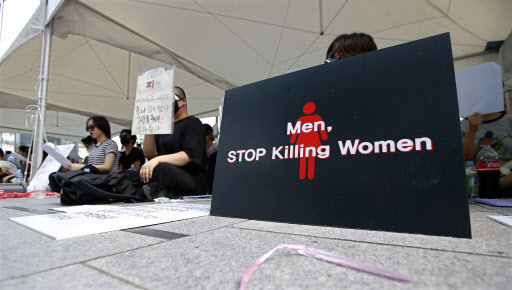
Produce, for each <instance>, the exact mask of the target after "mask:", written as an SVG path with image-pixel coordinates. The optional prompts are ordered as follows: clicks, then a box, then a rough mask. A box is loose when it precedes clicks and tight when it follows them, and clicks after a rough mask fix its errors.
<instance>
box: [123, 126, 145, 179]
mask: <svg viewBox="0 0 512 290" xmlns="http://www.w3.org/2000/svg"><path fill="white" fill-rule="evenodd" d="M120 139H121V144H122V145H123V146H124V148H125V149H126V150H125V151H124V152H121V157H120V158H119V171H121V170H128V169H130V168H131V166H132V164H133V167H134V168H135V170H137V172H138V171H140V167H141V166H142V164H144V159H145V158H144V155H142V151H140V149H139V148H137V147H135V143H136V142H137V136H136V135H132V130H129V129H123V130H122V131H121V134H120Z"/></svg>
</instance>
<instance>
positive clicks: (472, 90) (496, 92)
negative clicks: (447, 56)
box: [455, 62, 505, 118]
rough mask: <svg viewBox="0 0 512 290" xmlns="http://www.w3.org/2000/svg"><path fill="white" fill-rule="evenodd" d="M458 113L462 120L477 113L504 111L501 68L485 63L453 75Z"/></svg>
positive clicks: (492, 63) (493, 63) (491, 63)
mask: <svg viewBox="0 0 512 290" xmlns="http://www.w3.org/2000/svg"><path fill="white" fill-rule="evenodd" d="M455 82H456V84H457V95H458V98H459V112H460V116H461V117H462V118H467V117H469V116H471V114H473V113H475V112H478V113H481V114H488V113H495V112H501V111H503V110H504V109H505V101H504V99H503V81H502V78H501V68H500V66H499V65H497V64H496V63H495V62H487V63H483V64H480V65H477V66H474V67H470V68H467V69H463V70H459V71H458V72H456V73H455Z"/></svg>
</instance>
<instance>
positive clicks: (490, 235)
mask: <svg viewBox="0 0 512 290" xmlns="http://www.w3.org/2000/svg"><path fill="white" fill-rule="evenodd" d="M496 215H497V216H500V215H501V214H499V213H495V212H475V213H471V233H472V234H473V239H475V240H490V239H492V240H494V241H499V242H508V243H509V247H510V248H512V227H508V226H506V225H504V224H501V223H499V222H497V221H494V220H491V219H490V218H488V216H496Z"/></svg>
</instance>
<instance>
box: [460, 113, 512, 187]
mask: <svg viewBox="0 0 512 290" xmlns="http://www.w3.org/2000/svg"><path fill="white" fill-rule="evenodd" d="M461 130H462V138H463V140H462V144H463V147H464V160H465V161H470V160H475V158H476V155H477V154H478V152H480V150H481V149H482V142H483V141H491V147H492V148H493V149H494V151H496V153H498V154H499V155H500V163H501V164H502V166H503V167H506V168H509V169H511V168H512V163H510V161H511V160H512V116H511V115H508V114H505V112H496V113H490V114H480V113H473V114H472V115H471V116H469V117H468V118H467V119H464V120H462V121H461ZM500 191H502V192H512V175H507V176H503V177H501V178H500Z"/></svg>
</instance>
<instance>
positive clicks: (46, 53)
mask: <svg viewBox="0 0 512 290" xmlns="http://www.w3.org/2000/svg"><path fill="white" fill-rule="evenodd" d="M51 41H52V24H51V23H49V24H48V25H46V27H45V28H44V30H43V45H42V50H41V73H40V76H39V95H38V98H37V107H38V110H37V121H36V130H35V136H34V148H33V149H34V150H33V152H34V153H33V158H32V162H33V166H32V169H33V170H32V174H31V175H32V176H34V174H35V171H34V169H36V170H37V169H39V166H40V165H41V162H42V161H43V149H42V147H41V146H42V144H43V142H44V136H43V132H44V123H45V122H44V121H45V116H46V100H47V98H46V95H47V93H48V71H49V67H50V48H51Z"/></svg>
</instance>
